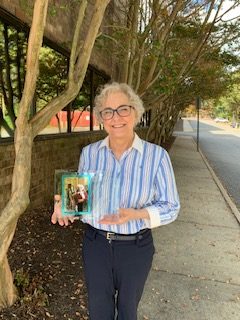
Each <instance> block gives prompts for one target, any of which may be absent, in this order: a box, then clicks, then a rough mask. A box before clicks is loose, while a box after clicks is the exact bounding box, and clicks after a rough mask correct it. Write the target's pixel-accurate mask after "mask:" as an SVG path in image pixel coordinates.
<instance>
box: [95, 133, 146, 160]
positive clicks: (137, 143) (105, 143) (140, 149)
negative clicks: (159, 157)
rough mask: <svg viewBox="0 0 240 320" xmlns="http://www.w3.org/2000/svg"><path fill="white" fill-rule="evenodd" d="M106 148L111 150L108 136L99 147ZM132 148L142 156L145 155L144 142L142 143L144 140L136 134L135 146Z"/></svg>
mask: <svg viewBox="0 0 240 320" xmlns="http://www.w3.org/2000/svg"><path fill="white" fill-rule="evenodd" d="M104 147H106V148H108V149H109V136H107V137H106V138H105V139H103V140H102V142H101V143H100V145H99V149H101V148H104ZM131 148H134V149H136V150H137V151H138V152H139V153H140V154H141V155H142V154H143V142H142V139H140V138H139V136H138V135H137V134H136V133H135V136H134V140H133V144H132V146H131ZM131 148H130V149H131Z"/></svg>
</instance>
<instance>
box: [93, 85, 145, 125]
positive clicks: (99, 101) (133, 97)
mask: <svg viewBox="0 0 240 320" xmlns="http://www.w3.org/2000/svg"><path fill="white" fill-rule="evenodd" d="M115 92H122V93H124V94H125V95H126V96H127V97H128V99H129V103H130V105H131V106H132V107H134V108H135V111H136V124H137V123H139V122H140V120H141V117H142V115H143V113H144V111H145V110H144V107H143V102H142V100H141V99H140V97H139V96H138V95H137V94H136V93H135V92H134V90H133V89H132V88H131V87H130V86H129V85H128V84H126V83H118V82H112V83H107V84H105V85H104V86H102V87H101V88H100V91H99V94H98V95H97V96H96V97H95V101H94V105H95V108H94V112H95V115H96V117H97V119H98V121H99V122H102V119H101V117H100V111H101V108H102V106H103V103H104V101H105V100H106V98H107V97H108V96H109V94H111V93H115Z"/></svg>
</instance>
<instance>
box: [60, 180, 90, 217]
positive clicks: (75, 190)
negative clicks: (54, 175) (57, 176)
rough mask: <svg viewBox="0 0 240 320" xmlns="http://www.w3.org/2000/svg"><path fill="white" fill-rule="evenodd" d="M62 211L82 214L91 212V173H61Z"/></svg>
mask: <svg viewBox="0 0 240 320" xmlns="http://www.w3.org/2000/svg"><path fill="white" fill-rule="evenodd" d="M61 195H62V197H61V198H62V213H63V214H64V215H82V214H89V213H91V175H89V174H63V175H62V192H61Z"/></svg>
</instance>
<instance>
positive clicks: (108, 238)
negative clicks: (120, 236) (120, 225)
mask: <svg viewBox="0 0 240 320" xmlns="http://www.w3.org/2000/svg"><path fill="white" fill-rule="evenodd" d="M114 234H115V233H114V232H107V235H106V238H107V240H108V241H112V239H111V235H114Z"/></svg>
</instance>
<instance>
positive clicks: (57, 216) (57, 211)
mask: <svg viewBox="0 0 240 320" xmlns="http://www.w3.org/2000/svg"><path fill="white" fill-rule="evenodd" d="M57 196H58V195H55V196H54V198H55V203H54V211H53V214H52V217H51V222H52V223H53V224H56V223H57V222H58V224H59V225H60V226H62V227H63V226H68V225H69V224H71V223H73V222H74V220H76V218H75V217H74V216H64V215H63V214H62V209H61V201H60V200H59V199H58V198H57Z"/></svg>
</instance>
